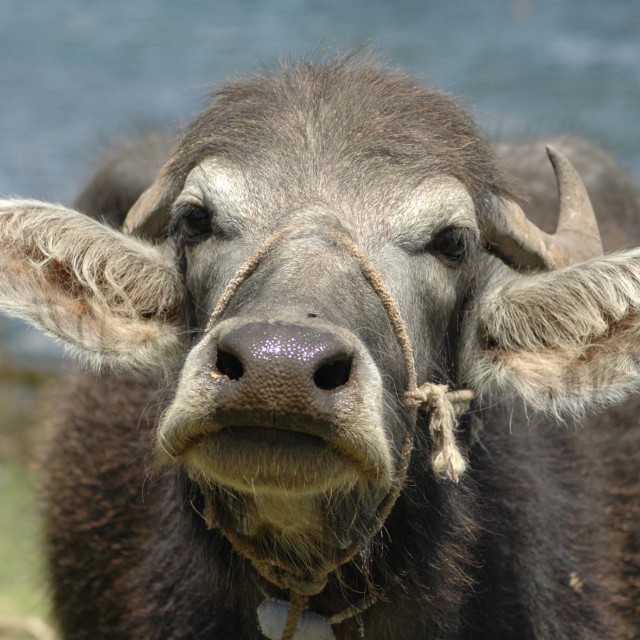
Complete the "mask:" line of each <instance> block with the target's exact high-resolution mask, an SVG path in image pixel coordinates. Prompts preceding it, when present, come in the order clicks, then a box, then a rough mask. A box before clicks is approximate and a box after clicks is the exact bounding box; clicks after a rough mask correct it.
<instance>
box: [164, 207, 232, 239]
mask: <svg viewBox="0 0 640 640" xmlns="http://www.w3.org/2000/svg"><path fill="white" fill-rule="evenodd" d="M169 235H170V236H177V237H180V238H182V240H183V241H184V242H187V243H195V242H200V241H201V240H204V239H206V238H208V237H209V236H211V235H216V236H224V233H223V231H222V229H220V228H219V226H218V225H217V223H216V222H215V220H214V216H213V214H212V212H211V211H210V210H209V209H207V208H206V207H202V206H200V205H195V204H189V205H185V206H182V207H179V208H178V209H177V211H176V213H175V216H174V219H173V221H172V223H171V225H170V227H169Z"/></svg>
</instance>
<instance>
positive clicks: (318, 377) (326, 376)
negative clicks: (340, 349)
mask: <svg viewBox="0 0 640 640" xmlns="http://www.w3.org/2000/svg"><path fill="white" fill-rule="evenodd" d="M350 375H351V358H349V359H348V360H334V361H333V362H327V363H326V364H323V365H322V366H320V367H318V369H317V370H316V372H315V373H314V374H313V381H314V382H315V384H316V387H318V388H319V389H323V390H324V391H332V390H333V389H337V388H338V387H342V386H343V385H345V384H347V382H349V376H350Z"/></svg>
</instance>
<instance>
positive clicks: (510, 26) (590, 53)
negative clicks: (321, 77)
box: [0, 0, 640, 637]
mask: <svg viewBox="0 0 640 640" xmlns="http://www.w3.org/2000/svg"><path fill="white" fill-rule="evenodd" d="M363 42H370V43H373V44H374V45H375V46H376V48H377V50H378V51H379V52H380V54H381V56H382V58H383V59H385V60H387V61H388V62H389V63H390V64H391V65H392V66H396V67H400V68H402V69H404V70H406V71H409V72H411V73H414V74H418V75H420V76H422V77H423V79H424V81H425V82H427V83H430V84H432V85H434V86H437V87H440V88H442V89H445V90H447V91H450V92H452V93H455V94H458V95H461V96H464V97H465V99H466V100H467V103H468V104H469V105H471V106H472V107H473V108H474V109H475V111H476V114H477V117H478V119H479V121H480V123H481V124H482V125H483V126H484V128H485V129H486V130H487V132H489V133H490V134H492V135H498V136H502V137H505V136H511V135H517V136H526V135H535V134H543V133H552V132H559V131H565V132H570V133H574V134H580V135H585V136H588V137H591V138H594V139H595V140H597V141H599V142H600V143H601V144H603V145H604V146H605V147H607V148H608V149H609V150H610V151H612V152H613V153H614V154H615V155H616V156H617V157H618V158H619V159H620V161H621V162H622V163H623V164H624V165H625V166H626V167H627V169H628V170H629V171H630V172H631V173H632V174H633V175H634V177H635V178H636V180H637V182H638V183H640V2H639V0H607V1H606V2H605V1H604V0H555V1H553V0H483V1H482V2H478V1H477V0H468V1H454V0H449V1H443V0H438V1H435V0H395V1H391V0H350V1H347V0H337V1H335V2H329V1H323V0H225V1H216V0H180V1H177V0H109V1H108V2H106V1H104V0H0V197H7V196H24V197H33V198H40V199H44V200H50V201H58V202H62V203H65V204H69V203H70V202H71V201H72V200H73V197H74V195H75V194H76V193H77V192H78V191H79V189H80V187H81V185H82V184H83V182H84V181H85V180H86V178H87V177H88V175H89V174H90V173H91V171H92V169H93V168H94V167H95V165H96V163H97V161H98V160H99V158H100V155H101V153H103V152H104V151H105V150H106V149H108V147H109V144H110V141H112V140H113V139H114V138H118V137H126V136H127V135H129V134H131V133H134V132H136V131H137V130H138V129H139V128H140V127H147V128H148V127H156V126H158V127H161V128H166V129H169V130H171V129H175V128H176V127H180V126H182V125H183V124H184V123H186V122H188V121H189V119H190V118H192V117H193V116H194V115H195V114H196V113H197V112H198V111H199V110H200V109H201V108H203V107H204V106H205V105H206V104H207V102H208V96H209V94H210V91H211V89H212V87H214V86H216V85H219V84H220V83H221V82H223V81H224V80H225V78H228V77H229V76H232V75H237V74H242V73H246V72H253V71H255V70H257V69H259V68H261V67H265V66H266V67H273V66H275V64H276V61H277V60H278V59H279V58H281V57H283V56H286V55H287V54H294V55H295V54H308V53H312V52H313V51H316V50H318V48H323V47H324V48H327V49H329V50H330V49H334V48H340V49H347V48H350V47H353V46H356V45H359V44H361V43H363ZM0 277H1V274H0ZM60 353H61V352H60V350H59V349H57V348H53V347H52V346H51V343H50V342H49V341H47V340H46V339H44V338H42V337H40V336H39V334H37V333H36V332H35V331H31V330H27V329H26V328H25V327H24V326H23V325H22V324H20V323H18V322H12V321H7V320H5V319H0V565H2V566H1V567H0V615H2V614H5V615H6V614H7V613H9V614H12V613H21V614H25V615H26V613H29V612H32V611H33V610H34V608H35V609H36V610H38V611H41V610H42V609H41V607H42V605H41V604H34V602H35V601H34V599H33V598H32V594H31V592H32V587H31V583H29V582H24V583H22V582H21V575H22V573H29V570H27V569H25V568H24V567H23V565H22V564H20V563H18V564H16V567H17V568H16V569H15V571H9V570H8V569H7V567H9V566H13V565H11V562H13V561H15V560H16V559H17V558H20V557H27V560H26V562H27V563H32V564H33V565H34V566H35V564H37V561H35V560H34V561H33V562H32V561H31V560H30V559H28V558H29V552H28V551H27V545H31V542H32V541H31V538H32V537H33V536H34V535H35V534H34V533H33V528H32V526H31V524H30V523H29V522H26V521H23V520H21V518H22V514H23V513H25V512H28V511H29V506H28V504H27V503H28V501H29V500H30V498H29V496H30V495H31V494H30V493H29V490H28V478H27V477H23V470H22V467H15V466H12V465H14V463H15V461H16V460H25V459H29V458H30V455H31V453H30V445H29V441H26V444H25V441H24V440H23V439H21V435H22V434H23V432H24V431H25V430H24V429H23V426H24V424H26V423H27V422H29V421H33V415H35V413H34V412H37V410H38V409H39V402H38V398H39V395H38V394H39V389H40V388H41V386H42V384H43V381H44V380H46V378H47V376H50V375H54V374H55V372H56V371H57V370H58V369H60V368H61V367H63V366H68V365H63V364H62V362H61V360H60V359H59V356H60ZM31 432H33V430H32V431H31ZM35 432H36V433H38V432H37V429H36V430H35ZM36 439H37V438H36ZM23 480H24V482H23ZM25 483H26V486H27V489H24V486H25ZM3 497H4V501H3ZM2 509H4V510H2ZM3 519H4V522H5V524H6V523H10V524H11V526H9V527H7V528H4V529H3V528H2V521H3ZM14 523H15V526H13V525H14ZM29 548H30V547H29ZM29 566H31V565H29ZM3 571H4V573H3ZM32 581H33V578H32ZM18 591H20V593H21V594H22V595H20V596H15V597H13V598H12V597H8V596H7V594H8V593H9V592H11V593H14V594H15V593H17V592H18ZM3 598H4V599H3ZM39 607H40V608H39ZM0 637H2V631H1V629H0Z"/></svg>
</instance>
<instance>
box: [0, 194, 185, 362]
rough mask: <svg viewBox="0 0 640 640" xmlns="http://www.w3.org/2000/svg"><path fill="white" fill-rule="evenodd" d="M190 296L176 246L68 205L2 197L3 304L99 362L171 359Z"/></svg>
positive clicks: (177, 348)
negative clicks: (111, 224)
mask: <svg viewBox="0 0 640 640" xmlns="http://www.w3.org/2000/svg"><path fill="white" fill-rule="evenodd" d="M182 296H183V285H182V283H181V277H180V273H179V270H178V268H177V266H176V264H175V258H174V255H173V251H172V250H171V249H170V248H169V247H168V246H154V245H151V244H149V243H147V242H144V241H142V240H139V239H137V238H132V237H129V236H125V235H124V234H122V233H121V232H119V231H116V230H114V229H112V228H109V227H106V226H104V225H102V224H100V223H99V222H97V221H95V220H92V219H91V218H88V217H87V216H85V215H84V214H81V213H78V212H76V211H72V210H70V209H65V208H64V207H61V206H57V205H50V204H46V203H42V202H36V201H33V200H5V201H0V310H2V311H4V312H5V313H7V314H9V315H12V316H16V317H18V318H22V319H23V320H26V321H27V322H29V323H31V324H33V325H35V326H36V327H38V328H40V329H42V330H43V331H44V332H45V333H47V334H49V335H51V336H53V337H55V338H58V339H60V340H62V341H63V342H64V343H65V345H67V346H68V347H70V348H71V350H72V351H74V352H75V353H76V354H77V355H78V356H80V357H81V358H82V359H84V360H87V361H89V362H90V363H91V364H92V365H94V366H96V367H100V366H102V365H111V366H114V367H118V368H124V369H137V368H141V367H152V368H163V367H164V366H166V365H168V364H169V363H170V361H172V359H173V358H175V357H177V356H178V355H179V353H180V352H181V351H182V344H181V332H180V328H179V321H178V317H179V313H180V309H181V302H182Z"/></svg>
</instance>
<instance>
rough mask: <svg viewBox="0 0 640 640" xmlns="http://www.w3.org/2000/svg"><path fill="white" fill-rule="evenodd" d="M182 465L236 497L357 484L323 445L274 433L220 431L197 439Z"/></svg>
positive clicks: (340, 458)
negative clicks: (230, 490)
mask: <svg viewBox="0 0 640 640" xmlns="http://www.w3.org/2000/svg"><path fill="white" fill-rule="evenodd" d="M184 462H185V463H186V464H187V466H188V467H195V468H196V469H198V470H199V471H200V473H201V474H202V475H204V476H205V477H207V478H209V479H210V480H213V481H214V482H219V483H221V484H223V485H226V486H229V487H231V488H234V489H237V490H240V491H252V492H253V491H260V490H264V491H277V492H280V491H300V492H303V493H309V492H310V493H316V492H322V491H326V490H328V489H332V488H338V487H344V486H345V485H352V484H353V483H354V482H357V481H358V480H359V479H360V478H361V476H362V472H361V471H360V470H359V466H358V465H356V464H354V462H352V460H351V459H350V458H348V457H347V456H346V455H344V454H343V453H341V452H339V451H337V450H336V449H335V448H334V447H332V446H331V444H330V443H329V442H327V441H326V440H324V439H322V438H320V437H318V436H314V435H310V434H307V433H300V432H297V431H288V430H285V429H279V428H275V427H248V426H242V427H225V428H223V429H221V430H220V431H218V432H216V433H212V434H208V435H207V436H205V437H203V438H202V439H200V441H199V442H198V443H197V444H195V445H194V446H192V447H191V449H190V451H189V452H187V453H186V455H185V458H184Z"/></svg>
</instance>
